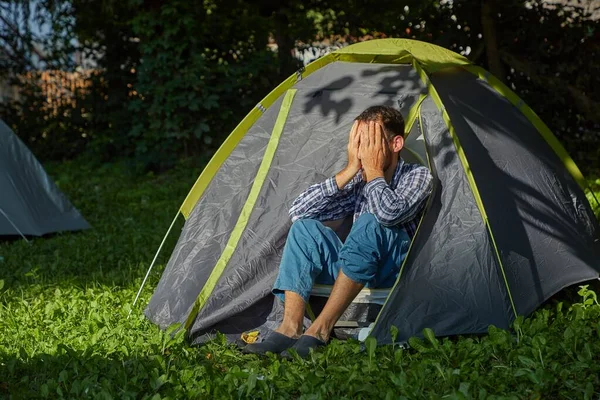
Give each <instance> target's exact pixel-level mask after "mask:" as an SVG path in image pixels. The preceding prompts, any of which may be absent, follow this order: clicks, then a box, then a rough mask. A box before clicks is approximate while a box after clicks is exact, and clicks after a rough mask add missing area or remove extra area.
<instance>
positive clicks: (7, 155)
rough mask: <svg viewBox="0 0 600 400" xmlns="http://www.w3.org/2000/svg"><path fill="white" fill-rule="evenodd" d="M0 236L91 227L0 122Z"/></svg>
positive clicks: (18, 140) (34, 234)
mask: <svg viewBox="0 0 600 400" xmlns="http://www.w3.org/2000/svg"><path fill="white" fill-rule="evenodd" d="M0 191H1V192H2V196H0V236H13V235H21V236H22V237H23V238H25V237H26V236H28V235H32V236H42V235H45V234H47V233H53V232H60V231H75V230H80V229H88V228H89V227H90V226H89V224H88V223H87V222H86V221H85V219H84V218H83V217H82V216H81V214H79V211H77V209H75V207H73V205H72V204H71V203H70V202H69V200H68V199H67V198H66V196H65V195H64V194H63V193H62V192H61V191H60V190H59V189H58V188H57V187H56V185H55V184H54V182H52V180H51V179H50V178H49V177H48V175H47V174H46V171H44V167H42V165H41V164H40V163H39V161H38V160H37V159H36V158H35V156H34V155H33V154H32V153H31V152H30V151H29V149H28V148H27V146H25V144H24V143H23V142H22V141H21V140H20V139H19V138H18V137H17V136H16V135H15V134H14V133H13V132H12V131H11V129H10V128H9V127H8V126H7V125H6V124H5V123H4V122H3V121H1V120H0Z"/></svg>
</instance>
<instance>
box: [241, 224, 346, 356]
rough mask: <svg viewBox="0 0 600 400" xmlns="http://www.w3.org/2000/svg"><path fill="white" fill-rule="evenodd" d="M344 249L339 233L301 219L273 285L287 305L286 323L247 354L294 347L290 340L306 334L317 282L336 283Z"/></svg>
mask: <svg viewBox="0 0 600 400" xmlns="http://www.w3.org/2000/svg"><path fill="white" fill-rule="evenodd" d="M341 247H342V242H341V240H340V239H339V238H338V236H337V235H336V234H335V232H334V231H333V230H332V229H330V228H328V227H326V226H325V225H323V224H322V223H321V222H319V221H316V220H310V219H307V220H299V221H296V222H295V223H294V224H293V225H292V228H291V229H290V232H289V235H288V238H287V241H286V244H285V247H284V250H283V255H282V258H281V263H280V266H279V273H278V275H277V279H276V281H275V284H274V285H273V294H274V295H275V296H277V297H278V298H279V299H280V300H281V301H283V302H284V317H283V321H282V323H281V325H280V326H279V327H278V328H277V329H276V330H275V332H274V334H271V335H270V336H269V337H267V339H266V340H265V341H263V342H261V343H256V344H251V345H248V346H246V348H245V349H246V351H248V352H253V353H264V352H266V351H271V352H278V349H279V348H280V347H282V346H285V345H286V344H288V343H291V344H293V342H290V340H291V339H295V338H297V337H299V336H300V335H301V334H302V330H303V328H304V324H303V322H304V312H305V306H306V303H307V302H308V298H309V296H310V292H311V290H312V287H313V285H314V282H315V279H316V278H317V276H321V278H322V277H323V276H325V277H326V278H328V279H329V280H328V281H327V282H323V283H327V284H332V283H333V280H334V277H333V275H332V272H333V271H334V270H335V271H336V270H337V268H338V253H339V250H340V248H341ZM323 272H325V273H323ZM322 273H323V274H322ZM335 273H336V275H337V272H335ZM320 281H321V279H320ZM294 341H295V340H294ZM291 344H290V345H289V346H287V347H290V346H291ZM287 347H285V348H287ZM281 350H283V349H281ZM281 350H279V351H281Z"/></svg>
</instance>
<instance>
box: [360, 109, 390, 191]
mask: <svg viewBox="0 0 600 400" xmlns="http://www.w3.org/2000/svg"><path fill="white" fill-rule="evenodd" d="M389 153H390V148H389V145H388V143H387V138H386V136H385V134H384V133H383V129H382V128H381V125H380V124H379V123H378V122H374V121H370V122H369V129H368V130H366V129H364V130H362V132H361V135H360V155H359V156H360V160H361V162H362V168H363V171H364V173H365V180H366V181H367V182H370V181H372V180H373V179H375V178H379V177H384V168H385V163H386V160H387V159H388V158H389V156H390V154H389Z"/></svg>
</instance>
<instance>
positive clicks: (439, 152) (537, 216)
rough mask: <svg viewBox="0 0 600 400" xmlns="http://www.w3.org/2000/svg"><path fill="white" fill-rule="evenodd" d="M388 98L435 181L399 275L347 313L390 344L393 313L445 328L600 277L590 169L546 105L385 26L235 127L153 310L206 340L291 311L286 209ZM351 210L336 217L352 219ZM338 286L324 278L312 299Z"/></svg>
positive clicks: (189, 216)
mask: <svg viewBox="0 0 600 400" xmlns="http://www.w3.org/2000/svg"><path fill="white" fill-rule="evenodd" d="M377 104H388V105H392V106H395V107H397V108H398V109H399V110H401V112H402V113H403V115H404V117H405V120H406V127H407V129H406V130H407V132H408V137H407V140H406V143H407V144H406V148H405V149H404V150H403V152H402V157H403V158H404V159H405V160H406V161H408V162H419V163H422V164H424V165H427V166H429V168H430V169H431V171H432V173H433V175H434V178H435V188H434V193H433V194H432V196H431V197H430V199H429V201H428V204H427V206H426V209H425V212H424V214H423V217H422V218H421V221H420V224H419V229H418V231H417V233H416V235H415V237H414V240H413V242H412V244H411V247H410V250H409V253H408V256H407V257H406V260H405V262H404V263H403V265H402V266H401V270H400V274H399V277H398V279H397V281H396V284H395V286H394V287H393V288H391V289H374V290H368V289H365V290H363V292H361V294H359V296H358V297H357V299H356V300H355V302H354V303H353V305H352V306H351V307H350V308H349V310H348V311H347V312H346V313H345V315H344V316H343V317H342V320H343V322H345V323H347V326H351V324H350V322H352V321H353V319H352V318H354V322H356V326H364V325H367V324H370V323H372V325H371V330H370V335H371V336H373V337H375V338H376V339H377V340H378V342H379V343H389V342H390V341H391V336H390V328H391V327H392V326H396V327H397V328H398V329H399V335H398V340H406V339H407V338H408V337H410V336H412V335H418V334H420V333H421V332H422V330H423V329H424V328H427V327H428V328H432V329H433V331H434V332H435V333H436V335H440V336H445V335H453V334H470V333H481V332H486V331H487V329H488V327H489V325H491V324H493V325H495V326H497V327H501V328H508V327H509V325H510V323H511V322H512V321H513V320H514V319H515V317H516V316H517V315H528V314H530V313H531V312H532V311H534V309H535V308H536V307H538V306H539V305H540V304H541V303H542V302H544V301H545V300H547V299H548V298H549V297H550V296H552V295H553V294H555V293H557V292H558V291H560V290H561V289H563V288H564V287H566V286H568V285H572V284H575V283H578V282H582V281H586V280H590V279H594V278H597V277H598V271H600V241H599V234H600V228H599V226H598V222H597V220H596V219H595V217H594V215H593V213H592V211H591V208H590V205H589V204H588V202H587V200H586V197H585V196H584V193H583V190H582V188H581V187H580V186H579V185H585V180H584V179H583V176H582V174H581V172H580V171H579V170H578V168H577V167H576V166H575V164H574V163H573V161H572V159H571V158H570V157H569V155H568V154H567V153H566V151H565V149H564V148H563V147H562V146H561V144H560V143H559V142H558V141H557V139H556V138H555V137H554V136H553V134H552V133H551V132H550V130H549V129H548V127H547V126H546V125H544V123H543V122H542V121H541V120H540V119H539V118H538V116H537V115H536V114H535V113H534V112H533V111H532V109H531V108H529V107H528V106H527V105H526V104H525V103H524V102H523V101H522V100H521V99H520V98H519V97H517V95H516V94H515V93H513V92H512V91H511V90H510V89H509V88H507V87H506V86H505V85H503V84H502V83H501V82H500V81H499V80H498V79H496V78H495V77H493V76H492V75H490V74H489V73H488V72H487V71H485V70H484V69H482V68H480V67H477V66H475V65H472V64H471V63H470V61H469V60H467V59H466V58H464V57H462V56H460V55H458V54H456V53H453V52H451V51H449V50H446V49H443V48H441V47H438V46H435V45H432V44H428V43H422V42H418V41H413V40H405V39H383V40H373V41H368V42H362V43H358V44H355V45H351V46H348V47H345V48H343V49H341V50H338V51H336V52H334V53H331V54H329V55H327V56H325V57H323V58H320V59H318V60H317V61H315V62H313V63H311V64H309V65H308V66H307V67H306V68H304V69H301V70H300V71H298V72H297V73H296V74H294V75H292V76H290V77H289V78H288V79H286V80H285V81H284V82H282V83H281V84H280V85H279V86H278V87H277V88H275V89H274V90H273V92H271V93H270V94H269V95H268V96H267V97H266V98H265V99H263V101H261V103H260V104H258V105H257V106H256V108H254V109H253V110H251V111H250V113H249V114H248V115H247V116H246V117H245V118H244V119H243V120H242V121H241V123H240V124H239V125H238V126H237V127H236V128H235V130H234V131H233V132H232V133H231V135H230V136H229V137H228V139H227V140H226V141H225V142H224V143H223V145H222V146H221V148H220V149H219V150H218V151H217V153H216V154H215V155H214V157H213V158H212V160H211V161H210V162H209V164H208V165H207V167H206V169H205V170H204V171H203V173H202V174H201V175H200V177H199V178H198V180H197V182H196V183H195V185H194V186H193V188H192V189H191V191H190V193H189V195H188V196H187V198H186V199H185V201H184V202H183V204H182V206H181V208H180V210H179V211H180V214H181V215H183V217H184V218H185V220H186V221H185V225H184V227H183V230H182V232H181V235H180V237H179V240H178V242H177V244H176V247H175V250H174V251H173V253H172V255H171V258H170V260H169V262H168V264H167V266H166V269H165V270H164V273H163V274H162V277H161V279H160V281H159V283H158V286H157V288H156V290H155V292H154V294H153V296H152V298H151V299H150V302H149V304H148V306H147V308H146V310H145V314H146V316H147V317H148V318H149V319H150V320H151V321H153V322H154V323H156V324H158V325H159V326H160V327H162V328H166V327H168V326H170V325H172V324H177V323H180V324H182V325H181V326H183V327H184V328H185V329H186V330H187V334H188V335H189V338H190V340H191V341H192V342H193V343H199V342H203V341H204V340H206V338H207V337H209V336H210V334H211V333H212V332H215V331H220V332H222V333H225V334H226V335H228V337H229V338H231V339H235V338H236V337H239V335H240V333H242V332H243V331H250V330H258V331H259V332H264V331H267V330H268V329H272V328H273V327H275V326H277V319H278V318H280V314H281V304H277V301H275V300H274V298H273V296H272V295H271V294H270V291H271V286H272V284H273V282H274V280H275V277H276V275H277V270H278V263H279V260H280V257H281V251H282V248H283V245H284V243H285V240H286V235H287V232H288V230H289V228H290V226H291V223H290V219H289V217H288V214H287V211H288V208H289V206H290V204H291V202H292V201H293V200H294V198H295V197H296V196H297V195H298V194H299V193H300V192H301V191H303V190H304V189H305V188H306V187H308V186H309V185H311V184H313V183H316V182H319V181H322V180H324V179H326V178H328V177H330V176H332V175H333V174H335V173H336V172H337V171H339V170H340V169H342V168H343V166H344V165H345V163H346V150H345V149H346V143H347V137H348V136H347V135H348V131H349V129H350V127H351V124H352V121H353V118H354V117H355V116H357V115H358V114H359V113H360V112H361V111H362V110H364V109H365V108H367V107H368V106H372V105H377ZM578 184H579V185H578ZM347 222H348V221H332V222H331V224H332V226H334V227H335V229H338V230H339V232H340V234H342V233H343V231H344V230H347V225H348V224H347ZM171 226H173V224H172V225H171ZM344 227H345V228H344ZM163 242H164V241H163ZM330 289H331V288H330V287H326V286H317V287H316V288H315V290H314V291H313V293H312V298H311V307H310V308H311V309H312V310H313V311H314V308H313V307H312V306H313V305H315V304H317V303H319V300H320V301H321V303H322V301H323V299H324V298H326V296H327V295H328V293H329V292H330ZM313 299H314V302H313ZM309 311H310V310H309ZM309 314H310V313H309ZM346 314H353V315H352V316H351V317H352V318H348V315H346ZM342 325H343V324H342Z"/></svg>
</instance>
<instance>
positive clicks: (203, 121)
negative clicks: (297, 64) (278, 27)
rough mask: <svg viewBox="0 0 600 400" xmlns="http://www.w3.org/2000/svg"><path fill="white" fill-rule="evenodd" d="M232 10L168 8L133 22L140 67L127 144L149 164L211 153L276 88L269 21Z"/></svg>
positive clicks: (243, 9)
mask: <svg viewBox="0 0 600 400" xmlns="http://www.w3.org/2000/svg"><path fill="white" fill-rule="evenodd" d="M231 3H232V4H228V7H224V6H223V5H222V4H221V3H219V2H205V5H204V7H198V6H197V5H196V4H194V3H190V2H188V1H171V2H168V3H165V4H163V5H161V6H159V7H155V8H151V9H148V10H146V11H145V12H141V13H139V14H138V15H137V16H136V17H135V18H134V19H133V20H132V23H131V25H132V29H133V31H134V33H135V34H136V35H137V36H138V37H139V39H140V52H141V62H140V64H139V67H138V70H137V81H136V83H135V84H134V90H135V91H136V92H134V93H135V94H134V97H135V99H134V100H133V102H132V103H131V106H130V107H129V111H130V112H131V115H132V116H133V128H132V130H131V131H130V133H129V140H130V141H131V142H133V143H135V145H136V153H137V155H138V156H139V157H143V159H144V161H145V162H146V163H151V162H156V161H164V160H161V158H163V159H164V158H165V157H164V154H166V155H167V156H169V155H172V154H182V153H183V154H188V155H189V154H197V153H199V152H200V151H201V150H202V149H204V148H212V147H213V146H214V144H218V143H220V142H221V141H222V140H223V139H224V138H225V137H227V135H228V134H229V132H230V131H231V130H232V129H233V128H234V127H235V124H237V122H238V121H239V120H240V119H241V118H242V117H243V116H244V114H246V113H247V112H248V111H249V110H250V109H251V108H252V107H253V106H255V105H256V103H257V102H258V100H259V98H260V97H262V96H264V95H265V94H266V93H268V90H269V88H270V87H271V86H272V85H273V84H274V83H275V80H274V79H272V78H273V77H274V76H276V70H275V69H274V68H273V65H274V61H275V59H274V54H273V52H272V51H270V50H268V49H267V48H266V46H265V43H266V41H267V36H268V31H267V30H266V27H268V21H266V20H263V19H261V18H260V17H257V16H256V12H255V11H253V10H252V8H249V6H248V5H246V4H245V2H243V1H233V2H231ZM161 154H163V156H162V157H161Z"/></svg>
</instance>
